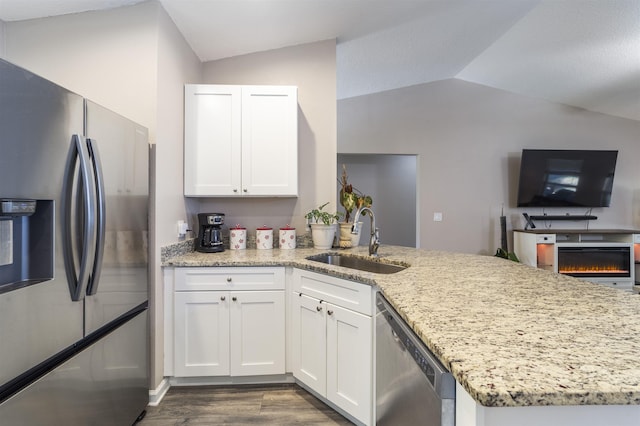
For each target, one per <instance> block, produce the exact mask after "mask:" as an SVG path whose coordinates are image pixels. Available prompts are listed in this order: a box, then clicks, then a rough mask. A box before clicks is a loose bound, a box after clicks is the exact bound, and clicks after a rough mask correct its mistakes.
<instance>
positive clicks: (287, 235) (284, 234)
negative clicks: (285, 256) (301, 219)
mask: <svg viewBox="0 0 640 426" xmlns="http://www.w3.org/2000/svg"><path fill="white" fill-rule="evenodd" d="M280 248H281V249H285V250H288V249H294V248H296V228H292V227H290V226H289V224H287V226H284V227H282V228H280Z"/></svg>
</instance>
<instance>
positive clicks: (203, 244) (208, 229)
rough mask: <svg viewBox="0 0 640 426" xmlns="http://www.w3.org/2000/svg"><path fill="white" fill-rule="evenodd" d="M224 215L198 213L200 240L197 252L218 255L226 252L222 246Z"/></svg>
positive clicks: (197, 244) (197, 242) (198, 239)
mask: <svg viewBox="0 0 640 426" xmlns="http://www.w3.org/2000/svg"><path fill="white" fill-rule="evenodd" d="M222 225H224V214H223V213H198V238H197V239H196V251H199V252H202V253H218V252H221V251H224V246H223V245H222Z"/></svg>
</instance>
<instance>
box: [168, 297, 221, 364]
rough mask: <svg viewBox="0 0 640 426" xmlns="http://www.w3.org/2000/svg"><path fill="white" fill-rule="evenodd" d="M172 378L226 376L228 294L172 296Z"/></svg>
mask: <svg viewBox="0 0 640 426" xmlns="http://www.w3.org/2000/svg"><path fill="white" fill-rule="evenodd" d="M174 304H175V306H174V316H175V323H174V324H175V330H174V351H175V352H174V360H175V366H174V374H175V375H176V377H193V376H224V375H229V293H228V292H223V291H193V292H176V293H175V296H174Z"/></svg>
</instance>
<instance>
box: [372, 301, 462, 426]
mask: <svg viewBox="0 0 640 426" xmlns="http://www.w3.org/2000/svg"><path fill="white" fill-rule="evenodd" d="M376 306H377V312H376V424H377V425H378V426H385V425H393V426H401V425H412V426H413V425H426V426H453V425H455V396H456V386H455V380H454V378H453V376H452V375H451V373H449V372H448V371H447V370H446V369H445V368H444V367H443V366H442V364H440V362H438V360H437V359H436V358H435V356H434V355H433V354H432V353H431V352H430V351H429V350H428V349H427V348H426V346H425V345H424V343H422V342H421V341H420V339H419V338H418V337H417V336H416V335H415V334H414V333H413V332H412V331H411V329H409V327H408V326H407V325H406V324H405V323H404V321H403V320H402V319H401V318H400V316H399V315H398V314H397V313H396V312H395V311H394V310H393V308H392V307H391V305H389V303H388V302H387V301H386V300H385V299H384V297H383V296H382V295H381V294H380V293H378V295H377V297H376Z"/></svg>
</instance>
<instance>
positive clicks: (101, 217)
mask: <svg viewBox="0 0 640 426" xmlns="http://www.w3.org/2000/svg"><path fill="white" fill-rule="evenodd" d="M87 145H88V147H89V156H90V158H91V160H92V161H91V165H92V166H93V172H94V177H95V189H96V203H97V205H96V231H97V232H96V250H95V258H94V260H93V267H92V272H91V278H90V280H89V284H88V286H87V295H89V296H91V295H94V294H96V292H97V291H98V284H99V282H100V273H101V272H102V258H103V257H104V242H105V224H106V220H107V216H106V214H107V211H106V199H105V192H104V178H103V173H102V163H101V162H100V154H99V152H98V145H97V143H96V141H95V140H92V139H89V138H87Z"/></svg>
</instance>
